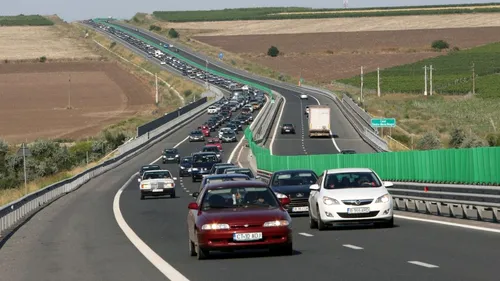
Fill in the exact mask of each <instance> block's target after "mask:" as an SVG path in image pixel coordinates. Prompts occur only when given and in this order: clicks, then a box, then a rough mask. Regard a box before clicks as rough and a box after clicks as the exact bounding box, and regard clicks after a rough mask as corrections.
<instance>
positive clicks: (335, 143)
mask: <svg viewBox="0 0 500 281" xmlns="http://www.w3.org/2000/svg"><path fill="white" fill-rule="evenodd" d="M310 96H311V98H313V99H315V100H316V102H317V103H318V105H321V103H320V102H319V100H318V99H317V98H316V97H315V96H313V95H310ZM330 121H331V120H330ZM330 136H332V137H331V138H330V139H331V140H332V143H333V146H335V149H336V150H337V151H338V152H340V148H339V146H338V145H337V142H336V141H335V138H334V137H333V133H332V131H331V130H330Z"/></svg>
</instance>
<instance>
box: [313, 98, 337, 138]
mask: <svg viewBox="0 0 500 281" xmlns="http://www.w3.org/2000/svg"><path fill="white" fill-rule="evenodd" d="M308 119H309V137H310V138H312V137H331V130H330V107H328V106H326V105H310V106H309V118H308Z"/></svg>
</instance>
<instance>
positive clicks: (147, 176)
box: [142, 171, 172, 180]
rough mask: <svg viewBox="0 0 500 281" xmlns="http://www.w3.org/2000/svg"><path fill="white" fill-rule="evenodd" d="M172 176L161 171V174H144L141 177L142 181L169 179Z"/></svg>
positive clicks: (167, 172)
mask: <svg viewBox="0 0 500 281" xmlns="http://www.w3.org/2000/svg"><path fill="white" fill-rule="evenodd" d="M171 178H172V174H170V172H169V171H161V172H146V173H145V174H144V176H143V177H142V179H143V180H150V179H171Z"/></svg>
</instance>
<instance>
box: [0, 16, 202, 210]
mask: <svg viewBox="0 0 500 281" xmlns="http://www.w3.org/2000/svg"><path fill="white" fill-rule="evenodd" d="M52 20H53V21H54V22H55V23H56V25H55V27H56V28H57V29H58V31H59V32H60V36H61V38H64V37H70V38H74V39H77V40H78V41H79V42H82V43H84V44H86V45H87V47H88V48H90V49H92V50H93V51H94V52H95V53H97V54H99V55H100V60H110V61H117V63H118V65H119V66H120V67H123V68H125V69H126V70H128V71H129V72H131V73H132V74H133V75H135V76H136V77H138V78H139V79H140V80H141V81H143V82H144V83H145V84H147V85H148V86H149V87H150V89H151V92H152V93H153V89H154V77H152V76H151V75H150V74H147V73H146V72H144V71H143V70H140V69H139V68H138V67H136V66H134V65H132V64H131V63H127V62H124V61H123V60H121V59H120V58H118V57H117V56H116V55H114V54H112V53H110V52H108V51H106V50H104V49H102V48H101V47H98V46H97V44H95V42H94V41H93V40H96V41H97V42H99V43H100V44H102V45H104V46H106V47H107V48H110V49H111V50H112V51H113V52H114V53H116V54H117V55H119V56H121V57H124V58H126V59H127V60H129V61H131V62H133V63H134V64H136V65H139V66H140V67H142V68H144V69H147V70H148V71H150V72H153V73H158V77H159V78H161V79H164V80H165V81H166V82H167V83H168V84H169V85H170V86H171V87H168V86H167V85H165V84H163V83H161V82H160V83H159V92H160V93H161V98H160V104H159V105H158V107H157V108H156V109H155V110H153V112H151V111H144V112H140V113H138V114H136V115H135V116H133V117H131V118H128V119H126V120H122V121H120V122H118V123H115V124H113V125H110V126H108V127H107V128H105V130H104V131H103V132H102V133H101V134H100V135H99V136H96V137H95V138H91V139H88V140H76V141H75V140H54V141H41V142H35V143H33V144H30V145H29V147H30V149H31V150H32V153H33V156H32V157H29V158H27V159H28V160H27V167H28V176H29V177H28V180H29V182H28V192H33V191H36V190H38V189H40V188H43V187H45V186H47V185H50V184H53V183H55V182H58V181H61V180H64V179H68V178H71V177H73V176H74V175H76V174H78V173H81V172H83V171H84V170H86V169H88V168H90V167H93V166H95V165H97V164H98V163H100V162H101V161H103V159H104V158H103V157H105V156H107V158H109V157H111V155H108V154H109V153H110V152H112V151H113V150H114V149H115V148H116V147H118V146H119V145H120V144H122V143H123V142H124V141H126V140H127V139H128V138H130V137H132V136H135V134H136V128H137V127H138V126H140V125H142V124H144V123H146V122H149V121H151V120H153V119H155V118H158V117H160V116H161V115H163V114H164V113H165V112H169V111H172V110H174V109H176V108H177V107H179V106H181V102H180V99H179V98H178V96H177V94H176V93H175V92H174V89H175V91H177V92H178V93H180V94H181V95H183V96H184V97H185V98H186V99H188V98H192V95H196V96H199V95H200V94H201V93H202V92H203V91H204V90H203V88H202V87H201V86H199V85H197V84H194V83H192V82H190V81H185V80H183V79H182V78H180V77H177V76H175V75H172V74H170V73H168V72H166V71H162V70H160V69H159V68H158V67H156V66H155V65H153V64H151V63H149V62H147V61H146V60H144V59H142V58H140V57H139V56H137V55H135V54H134V53H133V52H131V51H129V50H128V49H126V48H125V47H123V46H120V45H118V44H113V42H112V41H111V40H109V39H108V38H107V37H105V36H102V35H100V34H97V33H95V32H91V31H88V32H86V31H87V30H86V28H85V27H83V26H81V25H78V24H69V23H65V22H63V21H62V20H60V19H59V18H57V17H54V18H53V19H52ZM86 34H87V36H86ZM66 148H67V149H66ZM18 149H19V147H18V146H15V145H10V146H8V145H7V144H6V143H5V142H2V141H1V140H0V186H1V187H2V188H0V206H2V205H4V204H6V203H8V202H11V201H14V200H17V199H19V198H21V197H22V196H24V195H26V189H25V188H24V183H23V179H22V177H23V172H22V158H20V156H17V155H16V152H17V150H18ZM87 161H89V162H90V163H89V164H87Z"/></svg>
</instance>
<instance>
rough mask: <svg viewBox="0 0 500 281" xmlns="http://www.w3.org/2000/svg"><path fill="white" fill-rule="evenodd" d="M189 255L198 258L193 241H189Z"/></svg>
mask: <svg viewBox="0 0 500 281" xmlns="http://www.w3.org/2000/svg"><path fill="white" fill-rule="evenodd" d="M189 255H190V256H192V257H194V256H196V249H195V247H194V243H193V241H191V239H189Z"/></svg>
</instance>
